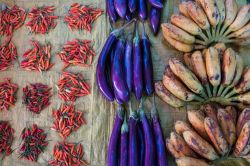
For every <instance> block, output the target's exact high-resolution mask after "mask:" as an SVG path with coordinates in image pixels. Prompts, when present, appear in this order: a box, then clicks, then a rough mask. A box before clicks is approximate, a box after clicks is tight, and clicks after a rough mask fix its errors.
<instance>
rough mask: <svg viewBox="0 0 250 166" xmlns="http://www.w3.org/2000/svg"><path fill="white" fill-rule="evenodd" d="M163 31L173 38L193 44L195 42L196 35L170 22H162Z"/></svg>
mask: <svg viewBox="0 0 250 166" xmlns="http://www.w3.org/2000/svg"><path fill="white" fill-rule="evenodd" d="M162 30H163V33H167V35H168V36H170V37H171V38H172V39H175V40H178V41H180V42H183V43H186V44H193V43H194V42H195V37H194V36H192V35H190V34H188V33H187V32H186V31H184V30H182V29H180V28H178V27H177V26H175V25H172V24H170V23H164V24H162Z"/></svg>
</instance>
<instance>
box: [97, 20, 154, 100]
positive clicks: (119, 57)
mask: <svg viewBox="0 0 250 166" xmlns="http://www.w3.org/2000/svg"><path fill="white" fill-rule="evenodd" d="M132 22H134V21H133V20H132V21H130V22H129V23H127V24H126V25H124V26H123V27H122V28H120V29H117V30H114V31H113V32H111V34H110V36H109V37H108V39H107V41H106V43H105V45H104V47H103V49H102V52H101V54H100V56H99V59H98V64H97V68H96V79H97V85H98V87H99V90H100V92H101V93H102V94H103V96H104V97H105V98H106V99H107V100H109V101H113V100H115V99H116V101H117V103H119V104H123V103H126V102H128V101H129V99H130V94H131V92H134V94H135V97H136V99H137V100H140V99H141V97H142V95H143V93H145V94H146V95H148V96H150V95H152V94H153V93H154V85H153V64H152V58H151V50H150V41H149V39H148V37H147V35H146V33H145V29H144V26H143V33H142V36H141V38H140V36H139V32H138V27H137V26H135V28H136V30H135V31H136V32H135V36H134V37H133V40H132V36H131V35H128V37H127V40H125V39H124V36H121V34H122V32H123V30H124V28H125V27H127V26H128V25H129V24H130V23H132Z"/></svg>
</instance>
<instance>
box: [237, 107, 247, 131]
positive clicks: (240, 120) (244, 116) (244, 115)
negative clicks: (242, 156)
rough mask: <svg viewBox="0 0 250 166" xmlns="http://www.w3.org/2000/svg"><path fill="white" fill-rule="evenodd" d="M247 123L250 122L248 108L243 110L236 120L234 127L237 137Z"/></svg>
mask: <svg viewBox="0 0 250 166" xmlns="http://www.w3.org/2000/svg"><path fill="white" fill-rule="evenodd" d="M247 121H250V109H249V108H245V109H244V110H243V111H242V112H241V114H240V116H239V118H238V121H237V126H236V131H237V136H239V135H240V132H241V129H242V127H243V126H244V124H245V123H246V122H247Z"/></svg>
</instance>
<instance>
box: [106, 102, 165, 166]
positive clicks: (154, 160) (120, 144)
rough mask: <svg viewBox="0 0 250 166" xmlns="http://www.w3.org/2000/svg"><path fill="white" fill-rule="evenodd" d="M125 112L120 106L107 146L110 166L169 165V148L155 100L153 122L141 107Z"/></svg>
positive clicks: (152, 112)
mask: <svg viewBox="0 0 250 166" xmlns="http://www.w3.org/2000/svg"><path fill="white" fill-rule="evenodd" d="M129 109H130V116H129V120H128V124H127V119H126V112H125V110H124V108H123V107H121V106H120V107H119V109H118V111H117V114H116V118H115V122H114V127H113V130H112V133H111V137H110V140H109V146H108V161H107V166H118V165H119V166H138V165H140V166H167V165H168V162H167V155H166V148H165V143H164V138H163V133H162V129H161V126H160V122H159V118H158V113H157V110H156V107H155V102H154V104H153V108H152V110H151V119H152V121H151V122H150V121H149V119H148V118H147V116H146V115H145V112H144V110H143V108H142V102H141V103H140V107H139V109H138V110H137V111H132V108H131V102H129Z"/></svg>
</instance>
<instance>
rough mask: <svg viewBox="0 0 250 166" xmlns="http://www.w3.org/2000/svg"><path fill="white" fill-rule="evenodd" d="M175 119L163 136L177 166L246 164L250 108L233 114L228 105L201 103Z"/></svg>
mask: <svg viewBox="0 0 250 166" xmlns="http://www.w3.org/2000/svg"><path fill="white" fill-rule="evenodd" d="M187 119H188V122H184V121H176V123H175V125H174V129H175V131H173V132H171V133H170V137H169V138H167V139H166V147H167V149H168V151H169V152H170V153H171V154H172V155H173V156H174V158H175V159H176V163H177V165H178V166H209V165H215V166H221V165H223V166H236V165H237V166H238V165H241V166H249V165H250V163H249V162H250V144H249V140H250V109H248V108H246V109H244V110H243V111H242V112H241V113H240V115H239V116H238V117H237V111H236V109H235V108H234V107H232V106H226V107H225V108H222V107H220V106H214V105H204V106H202V107H201V108H200V109H199V110H189V111H188V112H187Z"/></svg>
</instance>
